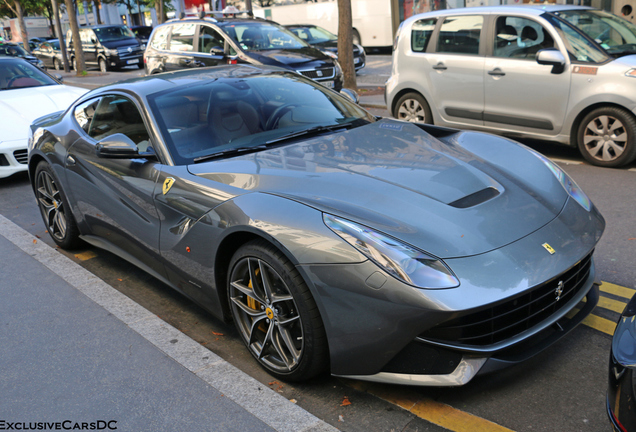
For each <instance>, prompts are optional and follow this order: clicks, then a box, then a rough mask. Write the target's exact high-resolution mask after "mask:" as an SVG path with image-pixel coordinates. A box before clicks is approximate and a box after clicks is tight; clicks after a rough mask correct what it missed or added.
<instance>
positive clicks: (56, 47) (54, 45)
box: [49, 39, 60, 50]
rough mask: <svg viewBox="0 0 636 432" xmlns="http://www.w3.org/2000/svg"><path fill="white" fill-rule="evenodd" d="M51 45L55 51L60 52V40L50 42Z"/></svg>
mask: <svg viewBox="0 0 636 432" xmlns="http://www.w3.org/2000/svg"><path fill="white" fill-rule="evenodd" d="M49 43H50V44H51V46H52V47H53V49H56V50H59V49H60V41H59V40H57V39H56V40H51V41H49Z"/></svg>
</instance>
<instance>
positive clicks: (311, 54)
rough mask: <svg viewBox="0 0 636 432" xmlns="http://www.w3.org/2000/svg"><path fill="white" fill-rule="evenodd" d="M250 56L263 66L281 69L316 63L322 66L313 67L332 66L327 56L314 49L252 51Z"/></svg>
mask: <svg viewBox="0 0 636 432" xmlns="http://www.w3.org/2000/svg"><path fill="white" fill-rule="evenodd" d="M249 56H250V57H252V58H254V59H256V60H258V61H260V62H261V63H263V64H267V65H271V66H279V67H285V66H287V67H289V68H293V69H296V68H299V67H302V66H308V65H309V64H312V63H314V62H316V63H320V65H318V66H316V65H313V64H312V66H313V67H323V65H322V64H324V63H328V65H329V66H331V65H332V61H331V59H330V58H329V57H327V56H326V55H325V54H323V53H322V52H320V50H317V49H316V48H312V47H305V48H299V49H281V50H263V51H250V52H249Z"/></svg>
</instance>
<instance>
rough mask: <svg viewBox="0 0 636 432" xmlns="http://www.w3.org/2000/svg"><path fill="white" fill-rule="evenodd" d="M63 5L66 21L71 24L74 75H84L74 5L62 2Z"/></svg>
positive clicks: (84, 65) (84, 69)
mask: <svg viewBox="0 0 636 432" xmlns="http://www.w3.org/2000/svg"><path fill="white" fill-rule="evenodd" d="M64 3H65V4H66V11H67V14H68V19H69V22H70V24H71V32H72V33H73V51H74V54H73V56H74V58H75V73H76V74H77V75H84V74H85V73H86V63H84V50H83V49H82V42H81V40H80V34H79V26H78V25H77V16H76V15H75V5H74V4H73V0H64Z"/></svg>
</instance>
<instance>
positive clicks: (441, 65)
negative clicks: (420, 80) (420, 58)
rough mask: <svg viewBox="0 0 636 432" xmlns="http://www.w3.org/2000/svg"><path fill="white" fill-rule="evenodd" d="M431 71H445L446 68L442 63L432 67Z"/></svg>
mask: <svg viewBox="0 0 636 432" xmlns="http://www.w3.org/2000/svg"><path fill="white" fill-rule="evenodd" d="M433 69H435V70H446V69H448V68H447V67H446V66H445V65H444V63H442V62H439V63H437V64H436V65H435V66H433Z"/></svg>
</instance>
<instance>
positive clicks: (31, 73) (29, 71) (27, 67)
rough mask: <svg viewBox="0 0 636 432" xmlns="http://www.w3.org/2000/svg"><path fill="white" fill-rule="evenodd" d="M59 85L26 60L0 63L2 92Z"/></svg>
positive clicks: (0, 88)
mask: <svg viewBox="0 0 636 432" xmlns="http://www.w3.org/2000/svg"><path fill="white" fill-rule="evenodd" d="M48 85H58V82H57V81H55V80H54V79H53V78H51V77H50V76H48V75H47V74H45V73H44V72H42V71H41V70H40V69H38V68H37V67H35V66H33V65H32V64H31V63H28V62H26V61H24V60H18V59H15V60H3V61H0V90H1V91H6V90H15V89H19V88H26V87H40V86H48Z"/></svg>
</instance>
